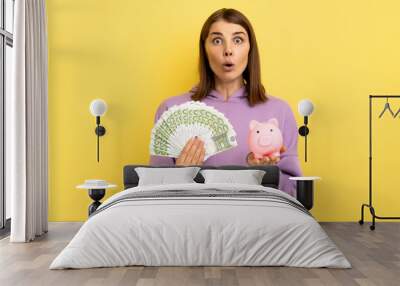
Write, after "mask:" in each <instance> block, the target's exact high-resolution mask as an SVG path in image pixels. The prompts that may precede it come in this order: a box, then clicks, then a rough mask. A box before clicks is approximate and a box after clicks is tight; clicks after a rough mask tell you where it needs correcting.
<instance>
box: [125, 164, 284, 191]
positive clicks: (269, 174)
mask: <svg viewBox="0 0 400 286" xmlns="http://www.w3.org/2000/svg"><path fill="white" fill-rule="evenodd" d="M136 167H148V168H181V166H149V165H127V166H125V167H124V189H128V188H133V187H136V186H137V185H138V182H139V176H138V175H137V173H136V171H135V168H136ZM201 169H202V170H205V169H219V170H248V169H257V170H263V171H265V175H264V177H263V180H262V182H261V183H262V185H263V186H265V187H271V188H276V189H277V188H278V186H279V167H278V166H275V165H260V166H239V165H225V166H201ZM194 180H195V181H196V182H197V183H204V178H203V176H202V175H201V174H200V172H199V173H198V174H197V176H196V177H195V178H194Z"/></svg>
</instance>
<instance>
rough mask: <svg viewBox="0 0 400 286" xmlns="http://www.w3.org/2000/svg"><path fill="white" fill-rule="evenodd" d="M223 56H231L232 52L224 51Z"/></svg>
mask: <svg viewBox="0 0 400 286" xmlns="http://www.w3.org/2000/svg"><path fill="white" fill-rule="evenodd" d="M224 55H225V56H232V51H231V50H226V51H225V52H224Z"/></svg>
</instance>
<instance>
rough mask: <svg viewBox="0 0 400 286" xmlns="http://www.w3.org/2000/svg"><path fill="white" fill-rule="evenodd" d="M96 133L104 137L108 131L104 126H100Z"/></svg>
mask: <svg viewBox="0 0 400 286" xmlns="http://www.w3.org/2000/svg"><path fill="white" fill-rule="evenodd" d="M94 133H96V135H98V136H103V135H104V134H106V129H105V128H104V127H103V126H101V125H99V126H97V127H96V129H95V130H94Z"/></svg>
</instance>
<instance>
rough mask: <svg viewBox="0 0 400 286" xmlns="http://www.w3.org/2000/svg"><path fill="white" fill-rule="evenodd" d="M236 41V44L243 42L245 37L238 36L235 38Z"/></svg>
mask: <svg viewBox="0 0 400 286" xmlns="http://www.w3.org/2000/svg"><path fill="white" fill-rule="evenodd" d="M234 42H235V43H236V44H240V43H242V42H243V39H242V38H240V37H237V38H235V39H234Z"/></svg>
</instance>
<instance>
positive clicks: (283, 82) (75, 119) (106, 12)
mask: <svg viewBox="0 0 400 286" xmlns="http://www.w3.org/2000/svg"><path fill="white" fill-rule="evenodd" d="M222 7H229V8H235V9H238V10H240V11H242V12H243V13H244V14H245V15H246V16H247V17H248V18H249V19H250V21H251V22H252V24H253V27H254V29H255V33H256V36H257V41H258V44H259V49H260V54H261V67H262V79H263V82H264V84H265V86H266V88H267V91H268V92H269V93H270V94H273V95H275V96H278V97H282V98H284V99H285V100H287V101H288V102H289V103H290V105H291V106H292V108H293V111H294V112H295V114H296V119H297V121H298V124H300V123H302V118H301V117H300V116H299V115H298V114H297V102H298V101H299V100H300V99H303V98H309V99H311V100H312V101H313V102H314V104H315V107H316V108H315V111H314V113H313V114H312V116H311V117H310V128H311V134H310V137H309V162H307V163H304V157H303V156H304V155H303V154H304V151H303V147H304V145H303V144H304V140H303V138H299V157H300V160H301V162H302V168H303V171H304V174H305V175H316V176H321V177H322V180H321V181H319V182H318V183H317V184H316V193H315V206H314V209H313V211H312V213H313V214H314V215H315V217H316V218H317V219H318V220H320V221H355V220H358V219H359V208H360V204H361V203H362V202H367V198H368V95H369V94H388V93H391V94H396V93H397V94H400V74H399V67H400V25H399V22H398V12H399V11H400V1H397V0H385V1H378V0H374V1H373V0H369V1H367V0H353V1H345V0H340V1H320V0H305V1H297V0H292V1H280V0H260V1H244V0H243V1H218V0H212V1H211V0H203V1H183V0H181V1H179V0H168V1H130V0H119V1H106V0H85V1H81V0H69V1H65V0H50V1H47V13H48V37H49V146H50V150H49V158H50V162H49V164H50V184H49V188H50V194H49V219H50V220H51V221H81V220H85V219H86V218H87V206H88V205H89V204H90V203H91V200H90V199H89V197H88V195H87V193H86V191H83V190H77V189H75V186H76V185H78V184H79V183H81V182H83V181H84V180H85V179H90V178H103V179H106V180H109V181H111V182H114V183H116V184H118V186H119V188H118V189H115V190H112V191H108V193H107V195H106V197H108V196H109V195H111V194H114V193H115V192H117V191H120V190H121V189H122V168H123V166H124V165H126V164H133V163H148V158H149V151H148V145H149V137H150V130H151V128H152V126H153V118H154V113H155V111H156V108H157V107H158V104H159V103H160V102H161V101H162V100H164V99H166V98H168V97H170V96H173V95H178V94H181V93H183V92H186V91H187V90H188V89H190V88H191V87H192V86H193V85H194V84H195V83H196V82H197V79H198V78H197V57H198V48H197V44H198V37H199V33H200V29H201V27H202V24H203V23H204V21H205V20H206V18H207V17H208V16H209V15H210V14H211V13H212V12H213V11H215V10H217V9H219V8H222ZM95 98H102V99H104V100H105V101H106V102H107V104H108V106H109V109H108V111H107V113H106V115H105V117H103V119H102V123H103V125H104V126H105V127H106V129H107V134H106V136H104V137H103V138H101V161H100V163H97V161H96V137H95V134H94V128H95V119H94V117H92V116H91V114H90V113H89V103H90V101H91V100H92V99H95ZM383 104H384V101H380V102H379V101H378V102H376V103H375V110H374V116H375V120H374V122H375V123H374V128H375V129H376V130H378V131H377V132H376V133H375V135H376V139H374V140H375V141H376V144H375V145H374V152H375V154H374V158H376V160H375V161H374V162H375V164H376V168H374V174H375V176H376V180H375V181H374V188H375V206H376V209H377V212H378V215H386V216H387V215H394V214H396V215H399V213H400V187H399V182H398V178H399V173H398V171H397V170H398V169H399V162H400V151H399V148H398V147H399V143H398V141H399V139H400V118H398V119H389V118H388V117H387V118H386V119H383V120H377V119H376V118H377V115H378V114H379V112H380V110H381V109H382V108H383ZM392 106H393V107H394V108H395V110H397V109H398V108H400V100H398V101H397V102H395V100H393V101H392ZM368 218H369V216H368Z"/></svg>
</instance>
